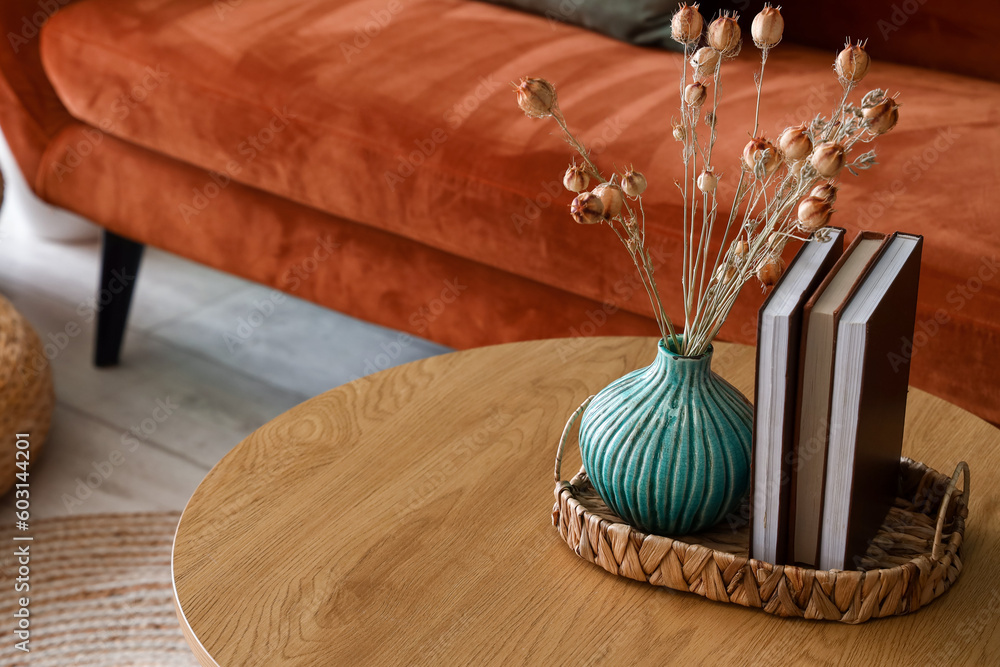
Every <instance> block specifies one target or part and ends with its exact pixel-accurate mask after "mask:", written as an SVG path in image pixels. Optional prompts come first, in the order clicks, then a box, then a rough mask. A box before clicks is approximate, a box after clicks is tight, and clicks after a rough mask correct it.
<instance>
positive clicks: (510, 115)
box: [42, 0, 1000, 400]
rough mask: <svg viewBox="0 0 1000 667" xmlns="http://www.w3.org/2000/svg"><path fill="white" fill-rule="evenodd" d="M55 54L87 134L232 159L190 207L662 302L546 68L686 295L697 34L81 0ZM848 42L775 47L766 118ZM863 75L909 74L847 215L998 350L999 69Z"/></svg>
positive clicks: (295, 5) (830, 90)
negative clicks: (577, 220) (581, 149)
mask: <svg viewBox="0 0 1000 667" xmlns="http://www.w3.org/2000/svg"><path fill="white" fill-rule="evenodd" d="M790 11H793V10H790ZM757 53H758V52H757V51H756V50H755V49H754V48H753V47H752V46H751V45H750V44H749V43H747V44H746V45H745V47H744V53H743V54H742V55H741V57H740V58H738V59H737V60H735V61H733V62H732V63H728V64H726V65H725V70H724V71H725V74H724V77H725V78H724V88H725V96H724V101H723V103H722V104H721V106H720V108H719V113H718V117H719V119H720V120H719V123H720V127H721V128H722V135H721V138H720V140H719V142H718V145H717V146H716V149H715V150H716V154H717V155H718V156H720V159H719V160H718V164H717V167H718V171H720V172H721V173H722V180H721V183H720V186H719V187H720V192H721V194H722V199H723V201H725V199H726V196H727V195H731V193H732V189H733V188H734V187H735V178H734V176H735V175H736V174H737V173H738V171H739V167H738V164H737V161H736V160H737V156H738V155H739V154H740V152H741V149H742V145H743V143H744V142H745V141H746V136H747V132H748V131H749V130H750V129H751V126H752V122H753V109H754V91H753V85H752V76H753V72H754V71H755V69H756V68H757V66H758V63H757V61H756V60H755V57H756V55H757ZM42 58H43V63H44V65H45V69H46V71H47V73H48V75H49V77H50V78H51V80H52V83H53V85H54V87H55V89H56V91H57V93H58V94H59V96H60V98H61V99H62V101H63V102H64V103H65V105H66V107H67V108H68V109H69V111H70V113H72V114H73V115H74V116H75V117H76V118H78V119H80V120H82V121H84V122H86V123H88V124H90V125H91V126H93V127H94V128H97V129H98V130H99V131H98V132H95V133H93V135H92V139H91V141H92V142H100V141H101V138H102V136H103V135H104V134H109V135H113V136H115V137H118V138H120V139H122V140H124V141H126V142H131V143H134V144H137V145H139V146H142V147H145V148H147V149H150V150H153V151H156V152H158V153H161V154H164V155H166V156H170V157H173V158H176V159H177V160H180V161H183V162H186V163H188V164H190V165H193V166H197V167H201V168H204V169H209V170H213V171H215V172H218V173H217V174H216V176H214V177H213V178H211V179H206V181H205V183H204V184H203V185H201V186H200V187H197V188H193V189H192V191H191V193H190V197H185V198H183V199H182V200H181V201H179V202H178V203H177V209H176V211H174V212H173V215H176V216H177V217H178V218H179V219H182V220H183V221H184V222H185V223H187V224H190V225H201V226H210V225H217V224H233V223H232V221H226V220H223V219H220V217H219V216H216V215H213V212H212V202H213V198H215V197H217V196H218V192H219V191H220V189H225V188H226V187H227V183H229V182H231V181H237V182H240V183H243V184H246V185H250V186H252V187H255V188H258V189H260V190H263V191H266V192H270V193H272V194H276V195H280V196H282V197H285V198H287V199H290V200H293V201H295V202H299V203H302V204H306V205H308V206H311V207H314V208H317V209H320V210H322V211H326V212H328V213H331V214H334V215H336V216H339V217H342V218H346V219H348V220H353V221H356V222H359V223H362V224H365V225H368V226H372V227H376V228H379V229H381V230H384V231H387V232H390V233H392V234H395V235H398V236H402V237H405V238H409V239H412V240H414V241H418V242H420V243H422V244H426V245H428V246H430V247H433V248H436V249H439V250H443V251H445V252H448V253H451V254H454V255H457V256H460V257H463V258H466V259H470V260H473V261H476V262H479V263H482V264H485V265H488V266H492V267H495V268H499V269H502V270H505V271H508V272H510V273H513V274H516V275H518V276H522V277H524V278H528V279H532V280H536V281H539V282H542V283H544V284H547V285H552V286H555V287H559V288H561V289H563V290H566V291H569V292H572V293H574V294H577V295H581V296H585V297H588V298H591V299H596V300H603V301H606V302H608V304H609V305H610V308H609V309H608V310H612V309H617V308H621V309H626V310H630V311H633V312H637V313H644V314H648V313H650V312H651V311H650V309H649V307H648V305H647V304H646V303H645V302H644V298H645V296H644V294H643V293H642V290H641V289H638V285H637V283H636V282H635V279H634V269H633V268H632V266H631V264H630V261H629V259H628V258H627V257H626V256H625V253H623V252H622V251H621V250H620V249H619V248H617V247H615V243H617V242H616V241H614V240H613V237H610V236H609V234H610V233H609V232H608V230H606V229H603V228H593V227H590V228H581V227H578V226H576V225H575V224H574V223H573V222H572V221H571V220H570V219H569V216H568V214H567V207H568V205H569V202H570V199H571V198H570V196H569V195H568V193H565V192H564V191H562V190H561V188H560V185H559V181H560V178H561V174H562V171H563V170H564V169H565V167H566V165H567V164H568V162H569V160H570V158H571V153H570V150H569V148H568V147H567V146H566V144H565V143H564V142H563V141H562V139H561V138H560V137H559V136H558V134H557V131H556V129H555V126H554V125H553V124H552V123H550V122H546V121H538V120H530V119H527V118H525V117H524V116H523V114H521V113H520V111H519V110H518V109H517V108H516V106H515V104H514V96H513V95H512V92H511V89H510V86H509V85H508V82H509V81H511V80H514V79H516V78H518V77H520V76H522V75H525V74H529V75H534V76H545V77H547V78H549V79H550V80H552V81H553V82H555V83H556V84H557V86H559V89H560V94H561V96H560V99H561V106H562V108H563V110H564V111H565V113H566V115H567V117H568V119H569V121H570V123H571V125H572V126H573V127H574V128H576V129H577V130H578V134H579V135H580V137H581V138H583V139H584V140H585V141H586V142H587V143H588V144H589V145H590V146H591V147H592V149H593V153H594V155H595V158H596V159H597V161H598V162H599V163H600V164H602V165H617V166H618V167H622V166H624V165H628V164H634V165H635V166H636V168H638V169H640V170H641V171H643V172H645V174H646V175H647V177H648V180H649V182H650V188H649V190H648V192H647V196H646V197H644V200H645V201H644V203H645V210H646V213H647V220H648V223H647V224H648V227H649V228H650V230H651V231H650V238H651V239H655V240H654V241H653V246H654V255H655V256H656V258H657V261H658V262H659V263H660V264H661V265H662V268H661V270H660V274H659V275H660V276H661V277H660V283H661V291H662V292H663V293H664V297H665V301H666V305H667V309H668V311H669V312H670V313H671V314H672V315H673V316H674V317H675V318H680V319H682V317H681V313H680V307H681V306H680V304H681V299H680V296H679V294H678V292H679V290H678V289H677V288H676V287H675V285H676V284H677V283H678V280H677V277H678V276H679V274H680V268H679V267H680V264H681V257H682V252H681V249H680V237H681V228H680V227H681V226H680V217H681V216H680V211H681V201H680V197H679V195H678V193H677V191H676V189H675V188H674V185H673V184H674V181H675V180H679V179H680V178H681V176H682V170H681V164H680V161H679V149H678V144H676V143H675V142H673V141H672V140H671V138H670V136H669V132H670V128H669V121H670V118H671V116H672V115H676V111H675V109H676V100H675V97H676V91H677V86H676V76H677V74H678V72H679V71H680V68H681V67H682V56H681V55H680V54H677V53H671V52H666V51H660V50H651V49H642V48H639V47H635V46H631V45H628V44H623V43H620V42H617V41H614V40H612V39H609V38H606V37H603V36H600V35H597V34H594V33H591V32H588V31H586V30H583V29H580V28H575V27H572V26H568V25H561V24H555V23H552V22H549V21H547V20H545V19H544V18H539V17H538V16H534V15H531V14H525V13H521V12H517V11H513V10H509V9H505V8H502V7H498V6H495V5H491V4H486V3H481V2H471V1H465V0H390V2H385V0H79V2H77V3H75V4H73V5H71V6H69V7H67V8H66V9H63V10H61V11H60V12H59V13H58V14H56V16H54V17H53V18H52V19H51V20H50V21H49V23H48V24H47V25H46V26H45V29H44V31H43V35H42ZM831 61H832V54H830V53H821V52H819V51H814V50H810V49H806V48H802V47H797V46H794V45H791V44H787V45H786V44H782V45H781V46H780V47H779V48H777V49H775V50H774V51H773V52H772V55H771V57H770V59H769V61H768V68H767V72H766V74H765V77H764V88H765V106H764V108H763V109H762V112H761V128H762V130H763V132H764V133H765V134H767V135H768V136H770V137H774V136H776V135H777V134H778V133H779V132H780V131H781V129H783V128H784V127H785V126H786V125H788V124H792V123H798V122H801V121H802V120H806V119H809V118H811V117H813V116H814V115H815V114H816V113H817V112H824V113H829V110H830V109H831V108H832V107H833V106H834V105H835V104H836V101H837V99H838V98H839V94H840V88H839V85H838V84H837V83H836V80H835V77H834V76H833V74H832V72H831ZM864 83H865V84H866V86H865V88H866V89H867V87H868V86H869V85H870V86H871V87H875V86H878V87H882V88H887V89H889V90H890V91H892V92H894V93H895V92H897V91H898V92H899V93H900V100H901V101H902V102H903V104H904V107H903V110H902V120H901V121H900V124H899V127H898V128H897V129H895V130H894V131H893V132H892V133H890V134H888V135H886V136H885V137H883V139H882V140H881V141H880V147H879V151H880V158H879V161H880V163H881V164H879V165H878V167H877V168H875V169H872V170H871V171H867V172H862V173H861V176H860V177H857V178H855V177H852V176H847V175H845V177H844V179H843V180H844V181H845V183H844V187H843V190H842V192H841V196H840V198H839V199H838V202H837V208H838V209H839V210H838V212H837V213H836V214H835V217H834V220H833V222H834V223H836V224H840V225H842V226H845V227H847V228H848V229H849V230H851V231H852V232H853V231H854V230H857V229H860V228H865V229H876V230H882V231H891V230H895V229H902V230H904V231H908V232H912V233H917V234H923V235H924V236H925V237H926V242H925V246H924V248H925V250H924V266H923V272H922V284H921V306H920V312H919V314H918V318H919V319H920V320H921V321H923V322H925V324H927V326H928V328H933V324H934V323H935V322H943V324H942V326H946V327H952V328H954V330H962V331H967V332H969V335H970V336H975V340H974V341H972V339H971V338H970V346H969V349H968V350H967V351H966V352H965V354H966V355H967V356H968V357H969V358H968V360H967V361H968V364H969V365H970V366H972V365H976V364H980V365H982V364H985V365H987V366H988V367H990V368H992V369H993V370H994V371H996V370H1000V367H998V366H997V361H996V360H995V359H989V358H987V357H988V356H989V349H990V345H991V344H995V342H996V340H997V339H998V338H1000V335H998V334H1000V324H998V322H997V320H996V317H995V313H996V312H998V309H1000V289H998V285H1000V280H997V279H995V276H996V274H997V268H996V266H997V265H996V261H997V259H998V257H997V256H998V254H1000V253H998V250H1000V229H998V222H997V217H996V211H997V210H998V203H1000V202H998V199H1000V195H998V193H997V191H996V190H995V184H996V183H997V181H998V179H1000V166H998V163H997V162H996V161H995V159H994V158H993V156H994V155H996V154H997V153H998V151H1000V85H998V84H995V83H990V82H986V81H982V80H974V79H968V78H963V77H958V76H954V75H947V74H941V73H935V72H931V71H925V70H918V69H914V68H907V67H903V66H897V65H889V64H884V63H880V62H876V63H875V64H874V65H873V67H872V69H871V72H870V73H869V75H868V79H866V81H865V82H864ZM79 148H80V150H79V153H80V155H79V156H78V157H76V158H72V155H71V158H72V159H70V160H66V164H63V163H55V164H52V165H50V167H49V169H50V170H51V174H50V176H49V177H48V178H47V179H46V181H45V182H46V183H47V185H46V187H49V188H59V183H60V182H61V181H62V178H61V174H64V173H66V171H67V170H73V169H84V168H86V156H85V155H84V153H85V152H86V150H87V148H88V147H87V146H86V145H85V144H83V145H81V146H80V147H79ZM43 194H44V193H43ZM247 231H248V233H252V230H247ZM613 241H614V242H613ZM373 279H377V277H373ZM761 299H762V294H761V291H760V290H759V289H757V288H756V287H755V286H748V288H747V289H746V290H744V295H743V296H741V299H740V301H739V302H738V304H737V306H736V308H735V310H734V313H733V316H732V317H731V320H730V322H729V323H728V324H727V327H726V328H724V329H723V336H724V338H725V339H729V340H743V341H748V340H749V341H752V340H753V336H754V331H755V322H756V317H755V315H756V308H757V307H758V306H759V304H760V301H761ZM592 319H593V318H591V317H590V315H589V314H584V313H581V317H580V323H581V325H582V324H584V323H587V322H591V321H592ZM598 319H600V318H598ZM576 329H577V330H579V327H577V328H576ZM572 333H574V330H573V329H570V330H567V331H566V334H567V335H569V334H572ZM921 340H922V339H921ZM943 340H944V337H942V336H935V335H933V334H929V335H928V336H927V342H926V343H921V344H920V345H918V346H917V347H918V348H922V347H926V348H927V349H926V354H925V355H924V356H925V358H926V359H927V362H926V363H927V364H928V367H929V365H930V364H933V365H935V366H937V365H940V364H943V363H944V362H942V361H941V360H940V359H934V358H933V357H944V356H946V355H950V354H953V353H954V352H955V351H954V350H950V349H943V343H942V341H943ZM990 341H992V343H991V342H990ZM917 342H920V341H917ZM922 351H923V350H922ZM994 351H995V348H994ZM915 363H916V362H915ZM940 377H943V375H942V376H939V379H940ZM962 382H963V380H961V378H957V377H956V378H953V380H952V381H951V383H953V384H955V385H956V386H957V385H960V384H961V383H962ZM931 390H932V391H934V390H935V389H934V388H931ZM938 391H939V393H940V391H941V390H940V388H938ZM993 398H994V400H995V399H996V398H1000V397H998V396H997V395H996V392H995V391H994V394H993ZM984 400H985V399H984Z"/></svg>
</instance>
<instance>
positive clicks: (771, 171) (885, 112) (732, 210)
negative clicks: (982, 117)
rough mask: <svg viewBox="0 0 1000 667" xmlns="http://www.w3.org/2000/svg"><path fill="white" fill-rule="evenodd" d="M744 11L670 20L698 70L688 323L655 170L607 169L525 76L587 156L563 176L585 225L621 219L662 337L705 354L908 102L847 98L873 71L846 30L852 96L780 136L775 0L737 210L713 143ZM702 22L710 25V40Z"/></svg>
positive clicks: (818, 229)
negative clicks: (657, 213) (650, 173)
mask: <svg viewBox="0 0 1000 667" xmlns="http://www.w3.org/2000/svg"><path fill="white" fill-rule="evenodd" d="M737 19H738V17H737V16H736V15H733V14H730V13H728V12H727V13H723V14H722V15H720V16H719V17H717V18H716V19H715V20H714V21H712V22H711V24H710V25H709V26H708V30H707V31H705V30H704V29H703V28H704V19H703V18H702V16H701V14H700V13H699V11H698V5H697V4H695V5H691V6H687V5H682V6H681V8H680V9H679V10H678V11H677V13H676V14H674V16H673V19H672V23H671V29H672V36H673V38H674V39H675V40H676V41H678V42H680V43H681V44H683V46H684V60H685V62H686V63H688V64H690V66H691V69H692V74H691V77H690V80H689V78H688V73H687V68H682V73H681V76H680V86H679V93H680V120H679V121H676V120H675V121H674V123H673V138H674V139H675V140H676V141H678V142H680V144H681V160H682V162H683V164H684V177H683V180H682V181H681V182H679V183H677V182H675V185H676V186H677V188H678V189H679V190H680V192H681V194H682V196H683V199H684V208H683V211H684V217H683V221H682V224H683V238H684V257H683V268H682V274H681V287H682V290H683V298H684V328H683V335H679V333H678V331H677V329H676V327H675V325H674V323H673V321H672V320H671V318H670V317H669V316H668V315H667V312H666V310H665V308H664V307H663V302H662V299H661V298H660V293H659V290H658V288H657V285H656V281H655V279H654V276H653V273H654V271H653V263H652V260H651V257H650V254H649V251H648V250H647V246H646V220H645V213H644V212H643V207H642V195H643V192H644V191H645V190H646V178H645V177H644V176H643V175H642V173H640V172H638V171H635V170H634V169H632V168H629V169H626V170H624V171H622V173H612V174H611V175H610V177H608V178H605V176H604V175H603V173H602V172H601V170H600V169H598V167H597V166H596V165H595V164H594V162H593V161H592V160H591V158H590V154H589V152H588V150H587V148H586V146H584V144H583V143H582V142H581V141H580V140H579V139H578V138H577V137H576V136H574V134H573V133H572V132H571V131H570V130H569V127H568V125H567V123H566V119H565V117H564V116H563V114H562V111H561V110H560V108H559V104H558V99H557V96H556V91H555V88H554V87H553V86H552V84H551V83H549V82H548V81H546V80H545V79H538V78H525V79H522V80H521V81H520V82H519V83H518V84H516V85H515V88H516V92H517V100H518V105H519V106H520V107H521V109H522V110H523V111H524V112H525V114H527V115H528V116H530V117H533V118H547V117H551V118H553V119H554V120H555V122H556V124H558V125H559V128H560V129H561V130H562V132H563V134H564V135H565V137H566V140H567V141H568V142H569V144H570V146H572V147H573V148H574V149H575V150H576V152H577V153H578V154H579V156H580V158H581V160H582V162H581V163H580V164H577V163H576V162H575V161H574V163H573V164H571V165H570V166H569V168H568V169H567V170H566V173H565V176H564V178H563V184H564V185H565V187H566V189H567V190H569V191H571V192H575V193H578V194H577V196H576V198H575V199H574V200H573V203H572V205H571V206H570V213H571V215H572V216H573V219H574V220H575V221H576V222H578V223H580V224H583V225H601V224H605V225H607V226H608V227H610V228H611V229H612V231H614V233H615V234H616V235H617V236H618V238H619V240H620V241H621V242H622V244H623V245H624V246H625V248H626V250H627V251H628V253H629V256H630V257H631V258H632V261H633V262H634V263H635V266H636V268H637V269H638V271H639V276H640V278H641V279H642V282H643V285H644V286H645V288H646V291H647V293H648V295H649V299H650V303H651V304H652V306H653V313H654V315H655V316H656V321H657V323H658V324H659V327H660V335H661V336H662V338H663V341H664V344H665V345H667V346H668V348H670V349H672V350H673V351H674V352H676V353H679V354H681V355H683V356H690V357H696V356H700V355H702V354H704V353H705V352H706V351H707V350H708V347H709V345H710V344H711V343H712V341H713V340H714V339H715V337H716V335H718V333H719V329H720V328H721V327H722V325H723V323H724V322H725V321H726V317H727V316H728V315H729V311H730V310H731V309H732V306H733V304H734V303H735V302H736V298H737V296H738V295H739V293H740V290H741V289H742V287H743V285H744V284H746V282H747V281H749V280H750V279H751V278H753V277H754V276H756V277H757V279H758V280H759V281H760V282H761V283H762V284H763V285H764V286H770V285H773V284H774V283H775V282H776V281H777V280H778V278H779V277H780V276H781V274H782V272H783V271H784V268H785V266H784V262H783V261H782V259H781V253H782V251H783V250H784V248H785V245H786V244H787V243H788V241H789V240H790V239H798V240H803V241H805V240H809V238H810V237H811V238H812V239H815V240H819V241H822V240H823V239H824V238H825V234H824V231H823V230H824V228H825V227H826V226H827V224H828V223H829V220H830V216H831V214H832V213H833V212H834V209H833V204H834V202H835V200H836V197H837V190H838V187H839V182H838V180H837V179H838V178H839V176H840V175H841V173H842V171H843V170H845V169H846V170H847V171H849V172H850V173H852V174H854V175H857V171H858V170H861V169H868V168H869V167H871V166H872V165H874V164H876V162H875V151H874V150H866V151H864V152H861V151H860V149H861V148H862V147H864V145H865V144H869V143H870V142H872V141H873V140H874V139H875V138H876V137H877V136H879V135H881V134H884V133H886V132H888V131H889V130H891V129H892V128H893V127H894V126H895V125H896V122H897V120H898V118H899V107H898V104H897V103H896V101H895V99H894V98H893V97H890V96H888V95H887V93H886V91H883V90H879V89H875V90H872V91H870V92H868V93H867V94H866V95H864V97H863V98H862V100H861V104H860V106H856V105H854V104H853V103H851V102H850V101H849V98H850V96H851V93H852V92H853V91H854V89H855V87H856V86H857V85H858V83H859V82H860V81H861V80H862V79H863V78H864V77H865V75H866V74H867V73H868V69H869V66H870V60H869V57H868V54H867V53H866V52H865V48H864V43H862V42H857V43H855V44H852V43H850V41H848V43H847V44H846V46H845V47H844V49H843V50H842V51H840V53H838V55H837V57H836V59H835V61H834V69H835V71H836V74H837V77H838V79H839V80H840V83H841V85H842V87H843V96H842V97H841V99H840V101H839V103H838V104H837V106H836V107H835V108H834V109H833V111H832V113H831V114H830V116H829V117H824V116H822V115H817V116H816V117H815V118H814V119H812V120H811V121H808V122H804V123H803V124H801V125H799V126H796V127H788V128H786V129H785V130H784V131H783V132H782V133H781V134H780V135H779V136H778V138H777V140H776V141H775V142H772V141H770V140H768V139H767V138H766V137H765V136H764V135H763V134H761V133H760V124H759V119H760V100H761V88H762V83H763V78H764V69H765V67H766V65H767V58H768V54H769V53H770V50H771V49H772V48H773V47H774V46H776V45H777V44H778V42H780V41H781V36H782V32H783V30H784V20H783V19H782V17H781V12H780V11H779V8H775V7H771V6H770V5H765V6H764V8H763V9H762V10H761V11H760V13H758V14H757V16H755V17H754V20H753V23H752V25H751V35H752V37H753V42H754V45H755V46H756V47H757V48H758V49H760V70H759V71H758V72H757V73H755V75H754V85H755V86H756V90H757V101H756V107H755V111H754V126H753V131H752V132H751V133H750V136H751V139H750V141H749V142H748V143H747V144H746V147H745V148H744V149H743V154H742V156H741V160H740V168H739V177H738V181H737V184H736V190H735V194H734V195H733V200H732V203H731V205H730V207H729V210H728V211H720V209H719V206H718V201H717V199H716V193H717V188H718V183H719V179H720V178H721V177H722V175H723V174H722V173H720V172H719V171H718V170H717V168H716V162H715V161H714V158H715V157H716V156H715V155H714V153H713V149H714V147H715V142H716V139H717V137H718V129H717V124H718V109H719V99H720V95H721V87H720V86H721V81H722V71H723V67H724V64H725V63H726V61H728V60H730V59H732V58H734V57H735V56H736V55H737V54H738V53H739V51H740V49H741V47H742V43H743V41H742V35H741V31H740V27H739V24H738V22H737ZM703 33H707V34H706V35H704V36H705V37H706V41H707V45H704V46H702V45H701V42H702V38H703ZM703 112H704V113H703ZM699 130H700V131H701V134H699ZM706 134H707V136H705V135H706ZM595 181H596V186H595V187H594V188H593V189H590V186H591V183H592V182H595ZM720 216H721V218H722V219H721V220H720V219H719V218H720ZM717 226H718V227H719V228H722V229H724V232H723V235H722V242H721V245H720V246H719V248H718V250H717V251H716V252H714V253H712V252H711V251H710V240H711V239H712V235H713V233H714V232H715V231H716V227H717Z"/></svg>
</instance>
